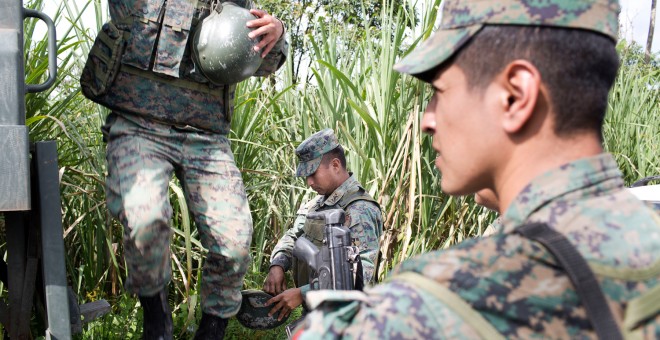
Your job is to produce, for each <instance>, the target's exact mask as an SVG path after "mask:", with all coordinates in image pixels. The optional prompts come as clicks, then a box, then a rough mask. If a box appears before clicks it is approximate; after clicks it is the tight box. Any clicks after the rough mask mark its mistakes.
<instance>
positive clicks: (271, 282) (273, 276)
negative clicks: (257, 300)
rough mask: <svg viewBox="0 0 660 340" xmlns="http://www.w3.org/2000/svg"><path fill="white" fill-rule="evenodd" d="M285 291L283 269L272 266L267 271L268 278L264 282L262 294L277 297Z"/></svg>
mask: <svg viewBox="0 0 660 340" xmlns="http://www.w3.org/2000/svg"><path fill="white" fill-rule="evenodd" d="M285 289H286V278H285V276H284V269H282V267H280V266H272V267H270V270H268V276H267V277H266V281H265V282H264V289H263V290H264V292H266V293H268V294H271V295H277V294H279V293H281V292H283V291H284V290H285Z"/></svg>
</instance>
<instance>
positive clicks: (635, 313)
mask: <svg viewBox="0 0 660 340" xmlns="http://www.w3.org/2000/svg"><path fill="white" fill-rule="evenodd" d="M658 314H660V286H655V287H653V288H652V289H651V290H649V291H647V292H646V293H644V294H642V295H640V296H638V297H636V298H634V299H632V300H630V302H628V306H627V307H626V313H625V316H624V317H623V327H624V328H625V329H626V330H627V331H629V332H630V331H632V330H633V329H635V328H636V327H637V326H638V325H639V324H640V323H642V322H643V321H646V320H648V319H650V318H651V317H654V316H656V315H658Z"/></svg>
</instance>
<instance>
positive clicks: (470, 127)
mask: <svg viewBox="0 0 660 340" xmlns="http://www.w3.org/2000/svg"><path fill="white" fill-rule="evenodd" d="M431 84H432V86H433V91H434V94H433V97H432V98H431V100H430V102H429V104H428V106H427V108H426V110H425V112H424V116H423V117H422V123H421V125H422V129H423V131H424V132H426V133H428V134H429V135H431V136H432V137H433V144H432V145H433V149H435V151H436V152H437V157H436V159H435V165H436V167H437V168H438V169H439V170H440V172H441V173H442V181H441V187H442V190H443V191H444V192H446V193H448V194H452V195H467V194H472V193H474V192H476V191H478V190H480V189H482V188H484V187H485V186H486V183H488V182H487V181H488V179H489V178H492V171H493V168H492V166H493V163H492V161H493V160H494V158H495V157H496V156H497V147H496V145H495V143H494V141H495V139H494V135H493V133H494V132H493V131H494V130H495V126H494V125H493V124H494V121H493V119H495V114H494V110H493V108H494V107H496V105H494V104H495V102H494V100H496V98H493V97H495V96H496V95H497V94H496V91H491V86H490V85H489V86H487V87H486V88H483V89H477V88H475V89H471V88H469V87H468V83H467V78H466V76H465V73H464V72H463V71H462V70H461V69H460V68H459V67H458V66H455V65H451V66H449V67H447V68H444V69H442V70H441V71H440V72H439V73H438V75H437V76H436V78H435V79H434V80H433V82H432V83H431Z"/></svg>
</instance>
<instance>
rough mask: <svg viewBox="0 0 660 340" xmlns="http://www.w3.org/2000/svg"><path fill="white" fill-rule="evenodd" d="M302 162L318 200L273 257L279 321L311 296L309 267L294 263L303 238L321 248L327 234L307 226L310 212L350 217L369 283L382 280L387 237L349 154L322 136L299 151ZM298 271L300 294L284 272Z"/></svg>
mask: <svg viewBox="0 0 660 340" xmlns="http://www.w3.org/2000/svg"><path fill="white" fill-rule="evenodd" d="M296 156H298V159H299V161H300V163H298V168H297V169H296V176H298V177H305V178H306V182H307V185H308V186H310V187H311V188H312V189H313V190H314V191H316V192H317V193H318V196H317V197H315V198H314V199H312V200H310V201H309V202H307V203H305V204H303V205H302V206H301V207H300V209H299V210H298V212H297V217H296V219H295V221H294V223H293V227H291V229H289V230H287V232H286V234H285V235H284V236H283V237H282V238H281V239H280V240H279V242H277V245H276V246H275V249H273V253H272V255H271V257H270V269H269V271H268V277H266V281H265V282H264V287H263V289H264V291H266V292H267V293H270V294H272V295H276V294H278V295H277V296H275V297H273V298H272V299H270V300H269V301H268V302H267V304H274V306H273V308H272V309H271V311H270V315H273V314H275V313H277V311H280V314H279V319H282V318H284V317H286V316H288V315H289V313H291V310H293V309H294V308H296V307H298V306H300V304H302V301H303V296H304V295H305V294H306V293H307V292H308V291H309V290H310V287H309V276H308V275H309V274H308V267H307V265H306V264H305V263H303V262H299V261H297V260H296V259H295V258H294V257H292V251H293V247H294V245H295V242H296V240H297V239H298V238H299V237H301V236H302V237H306V238H308V239H309V240H310V241H312V242H314V243H315V244H316V245H317V246H319V247H320V246H321V242H322V240H323V230H322V229H321V228H318V226H316V227H315V226H314V225H313V224H311V223H306V221H307V220H306V215H307V213H308V212H313V211H322V210H327V209H343V210H344V211H345V212H346V221H345V223H346V227H348V228H349V229H350V231H351V237H352V238H353V239H354V245H356V246H358V247H359V249H360V259H361V261H362V268H363V282H364V283H374V281H375V280H376V275H377V273H375V268H374V267H375V263H376V261H377V256H378V249H379V238H380V235H381V233H382V231H383V221H382V216H381V211H380V207H379V205H378V203H376V201H375V200H374V199H373V198H372V197H371V196H370V195H369V193H367V192H366V191H365V190H364V188H363V187H362V185H361V184H360V183H359V182H358V181H357V179H356V178H355V177H353V174H352V173H350V172H348V170H347V168H346V157H345V156H344V149H343V148H342V147H341V145H339V142H338V141H337V137H336V136H335V134H334V132H333V131H332V130H331V129H325V130H322V131H319V132H317V133H315V134H313V135H312V136H310V137H309V138H307V139H306V140H305V141H303V142H302V143H301V144H300V146H298V148H297V149H296ZM292 267H293V277H294V281H295V284H296V288H290V289H286V280H285V277H284V272H286V271H288V270H289V269H290V268H292Z"/></svg>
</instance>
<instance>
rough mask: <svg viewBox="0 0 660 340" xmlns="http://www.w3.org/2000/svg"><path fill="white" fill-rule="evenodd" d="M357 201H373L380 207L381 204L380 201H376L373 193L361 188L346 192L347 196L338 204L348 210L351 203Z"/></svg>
mask: <svg viewBox="0 0 660 340" xmlns="http://www.w3.org/2000/svg"><path fill="white" fill-rule="evenodd" d="M356 201H367V202H372V203H374V204H375V205H376V206H377V207H378V208H379V209H380V204H378V202H376V200H375V199H373V197H371V195H369V194H368V193H367V192H366V191H364V189H360V190H358V191H356V192H353V193H350V194H346V196H344V197H342V199H341V200H339V202H338V204H339V206H340V207H341V208H342V209H344V210H346V208H347V207H348V206H349V205H351V204H353V202H356Z"/></svg>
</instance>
